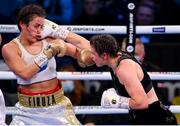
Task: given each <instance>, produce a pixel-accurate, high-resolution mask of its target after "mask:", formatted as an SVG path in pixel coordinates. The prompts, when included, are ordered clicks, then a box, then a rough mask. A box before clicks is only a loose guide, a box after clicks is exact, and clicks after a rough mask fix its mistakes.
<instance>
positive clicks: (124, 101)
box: [101, 88, 130, 109]
mask: <svg viewBox="0 0 180 126" xmlns="http://www.w3.org/2000/svg"><path fill="white" fill-rule="evenodd" d="M129 100H130V98H127V97H124V96H120V95H118V94H117V93H116V90H115V89H114V88H110V89H108V90H105V91H104V92H103V94H102V97H101V106H102V107H105V108H124V109H129Z"/></svg>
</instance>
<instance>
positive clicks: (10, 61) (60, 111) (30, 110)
mask: <svg viewBox="0 0 180 126" xmlns="http://www.w3.org/2000/svg"><path fill="white" fill-rule="evenodd" d="M17 22H18V28H19V31H20V34H19V36H18V37H16V38H14V39H13V40H12V41H10V42H9V43H7V44H5V45H3V48H2V55H3V58H4V60H5V62H6V64H7V65H8V66H9V68H10V70H11V71H12V72H14V74H15V75H16V77H17V83H18V85H19V89H18V97H19V102H18V103H17V104H16V105H15V108H16V111H17V113H18V114H15V115H13V119H12V122H11V124H12V125H80V122H79V121H78V120H77V118H76V116H75V114H74V112H73V107H72V104H71V102H70V100H69V99H68V98H67V97H65V96H64V92H63V89H62V86H61V84H60V82H59V80H58V79H57V72H56V62H55V58H54V56H55V55H57V56H64V55H68V56H72V57H74V58H77V52H81V51H82V50H84V49H85V50H86V49H89V48H90V44H89V41H88V40H86V39H85V38H83V37H81V36H79V35H77V34H75V33H71V32H68V31H67V30H64V29H61V28H57V30H52V29H53V28H54V23H53V22H51V21H49V20H46V19H45V10H44V9H43V8H42V7H41V6H39V5H36V4H30V5H26V6H25V7H23V8H22V9H21V10H20V12H19V14H18V20H17ZM48 23H50V24H48ZM47 24H48V25H49V27H48V26H47ZM51 24H53V27H51V26H52V25H51ZM56 26H57V25H56ZM49 28H52V29H49ZM47 29H48V30H47ZM46 32H49V34H47V33H46ZM65 41H66V42H65ZM77 50H78V51H77ZM89 56H90V55H89ZM77 59H79V58H77ZM83 62H85V60H84V61H83Z"/></svg>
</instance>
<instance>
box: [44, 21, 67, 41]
mask: <svg viewBox="0 0 180 126" xmlns="http://www.w3.org/2000/svg"><path fill="white" fill-rule="evenodd" d="M68 34H69V31H68V30H67V29H64V28H62V27H60V26H59V25H58V24H56V23H54V22H52V21H50V20H48V19H45V20H44V26H43V30H42V32H41V39H43V38H46V37H53V38H56V39H62V40H65V39H66V37H67V35H68Z"/></svg>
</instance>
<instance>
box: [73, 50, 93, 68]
mask: <svg viewBox="0 0 180 126" xmlns="http://www.w3.org/2000/svg"><path fill="white" fill-rule="evenodd" d="M77 62H78V64H79V66H80V67H82V68H85V67H89V66H92V65H94V61H93V60H92V57H91V51H90V50H88V49H83V50H80V51H79V50H78V53H77Z"/></svg>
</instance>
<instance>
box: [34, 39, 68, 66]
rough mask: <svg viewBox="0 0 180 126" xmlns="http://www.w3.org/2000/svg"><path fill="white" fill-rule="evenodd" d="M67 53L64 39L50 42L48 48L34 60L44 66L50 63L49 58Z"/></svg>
mask: <svg viewBox="0 0 180 126" xmlns="http://www.w3.org/2000/svg"><path fill="white" fill-rule="evenodd" d="M65 54H66V45H65V43H64V42H63V41H59V42H58V43H52V44H48V45H47V46H46V48H45V49H44V50H43V52H42V53H40V54H39V55H38V56H36V57H35V58H34V62H35V63H36V64H37V65H38V66H39V67H40V68H42V67H43V66H45V65H46V64H47V63H48V60H49V59H51V58H52V57H53V56H55V55H58V56H60V57H62V56H64V55H65Z"/></svg>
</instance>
